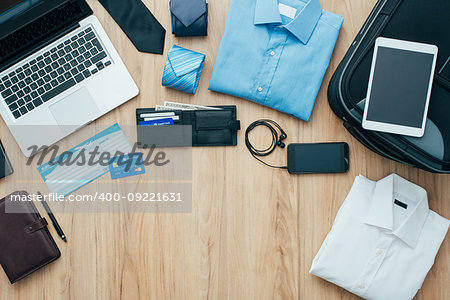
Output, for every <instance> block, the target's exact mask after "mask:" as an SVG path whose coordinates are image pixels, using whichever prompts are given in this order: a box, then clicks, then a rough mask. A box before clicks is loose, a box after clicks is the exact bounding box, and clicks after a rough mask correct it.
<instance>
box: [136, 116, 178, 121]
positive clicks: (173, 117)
mask: <svg viewBox="0 0 450 300" xmlns="http://www.w3.org/2000/svg"><path fill="white" fill-rule="evenodd" d="M161 119H172V121H178V120H179V119H180V117H179V116H172V117H169V116H168V117H157V118H144V121H155V120H161Z"/></svg>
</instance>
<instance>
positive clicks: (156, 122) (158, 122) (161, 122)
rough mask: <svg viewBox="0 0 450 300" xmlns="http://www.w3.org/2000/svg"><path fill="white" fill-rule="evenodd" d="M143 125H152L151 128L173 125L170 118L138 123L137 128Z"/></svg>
mask: <svg viewBox="0 0 450 300" xmlns="http://www.w3.org/2000/svg"><path fill="white" fill-rule="evenodd" d="M144 125H152V126H159V125H173V119H172V118H162V119H156V120H151V121H139V126H144Z"/></svg>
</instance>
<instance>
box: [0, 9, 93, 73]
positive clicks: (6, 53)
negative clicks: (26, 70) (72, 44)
mask: <svg viewBox="0 0 450 300" xmlns="http://www.w3.org/2000/svg"><path fill="white" fill-rule="evenodd" d="M90 14H92V10H91V9H90V8H89V6H88V5H87V3H86V1H85V0H0V71H2V70H4V69H6V68H8V67H9V66H10V65H11V64H13V63H14V62H16V60H18V59H23V58H24V56H26V55H27V54H28V53H30V52H32V51H34V50H35V49H38V48H39V47H42V46H44V45H45V44H42V43H46V42H48V41H49V40H51V39H52V38H57V37H58V34H63V33H64V32H65V30H66V29H68V28H69V27H71V26H75V24H76V22H78V21H79V20H81V19H83V18H84V17H86V16H88V15H90Z"/></svg>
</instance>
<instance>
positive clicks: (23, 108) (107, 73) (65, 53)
mask: <svg viewBox="0 0 450 300" xmlns="http://www.w3.org/2000/svg"><path fill="white" fill-rule="evenodd" d="M138 93H139V90H138V88H137V86H136V84H135V83H134V81H133V79H132V78H131V76H130V74H129V73H128V71H127V69H126V67H125V65H124V64H123V62H122V60H121V59H120V57H119V55H118V54H117V51H116V50H115V49H114V46H113V45H112V43H111V41H110V40H109V38H108V36H107V35H106V33H105V31H104V30H103V28H102V26H101V25H100V23H99V21H98V19H97V18H96V17H95V16H93V15H92V10H91V9H90V8H89V6H88V5H87V3H86V2H85V1H84V0H1V1H0V113H1V116H2V117H3V120H4V121H5V123H6V124H7V126H8V128H9V130H10V131H11V133H12V134H13V136H14V138H15V139H16V141H17V143H18V144H19V146H20V149H21V150H22V152H23V153H24V154H25V156H30V155H31V154H32V153H33V151H35V150H33V149H36V148H33V145H36V146H38V147H41V146H42V145H46V146H50V145H51V144H53V143H55V142H57V141H59V140H60V139H62V138H64V137H66V136H67V135H69V134H71V133H72V132H74V131H76V130H77V129H79V128H81V127H83V126H84V125H86V124H88V123H90V122H92V121H93V120H95V119H97V118H99V117H100V116H102V115H103V114H105V113H107V112H108V111H110V110H112V109H114V108H116V107H117V106H119V105H121V104H122V103H124V102H126V101H127V100H129V99H131V98H133V97H135V96H136V95H137V94H138Z"/></svg>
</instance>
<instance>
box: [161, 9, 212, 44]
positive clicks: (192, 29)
mask: <svg viewBox="0 0 450 300" xmlns="http://www.w3.org/2000/svg"><path fill="white" fill-rule="evenodd" d="M170 18H171V20H172V34H174V35H175V36H176V37H183V36H205V35H208V3H206V11H205V13H204V14H203V15H201V16H200V18H198V19H197V20H195V21H194V22H193V23H192V24H191V25H189V26H187V27H186V26H184V25H183V23H181V22H180V20H178V19H177V17H176V16H175V15H174V14H173V13H172V12H170Z"/></svg>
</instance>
